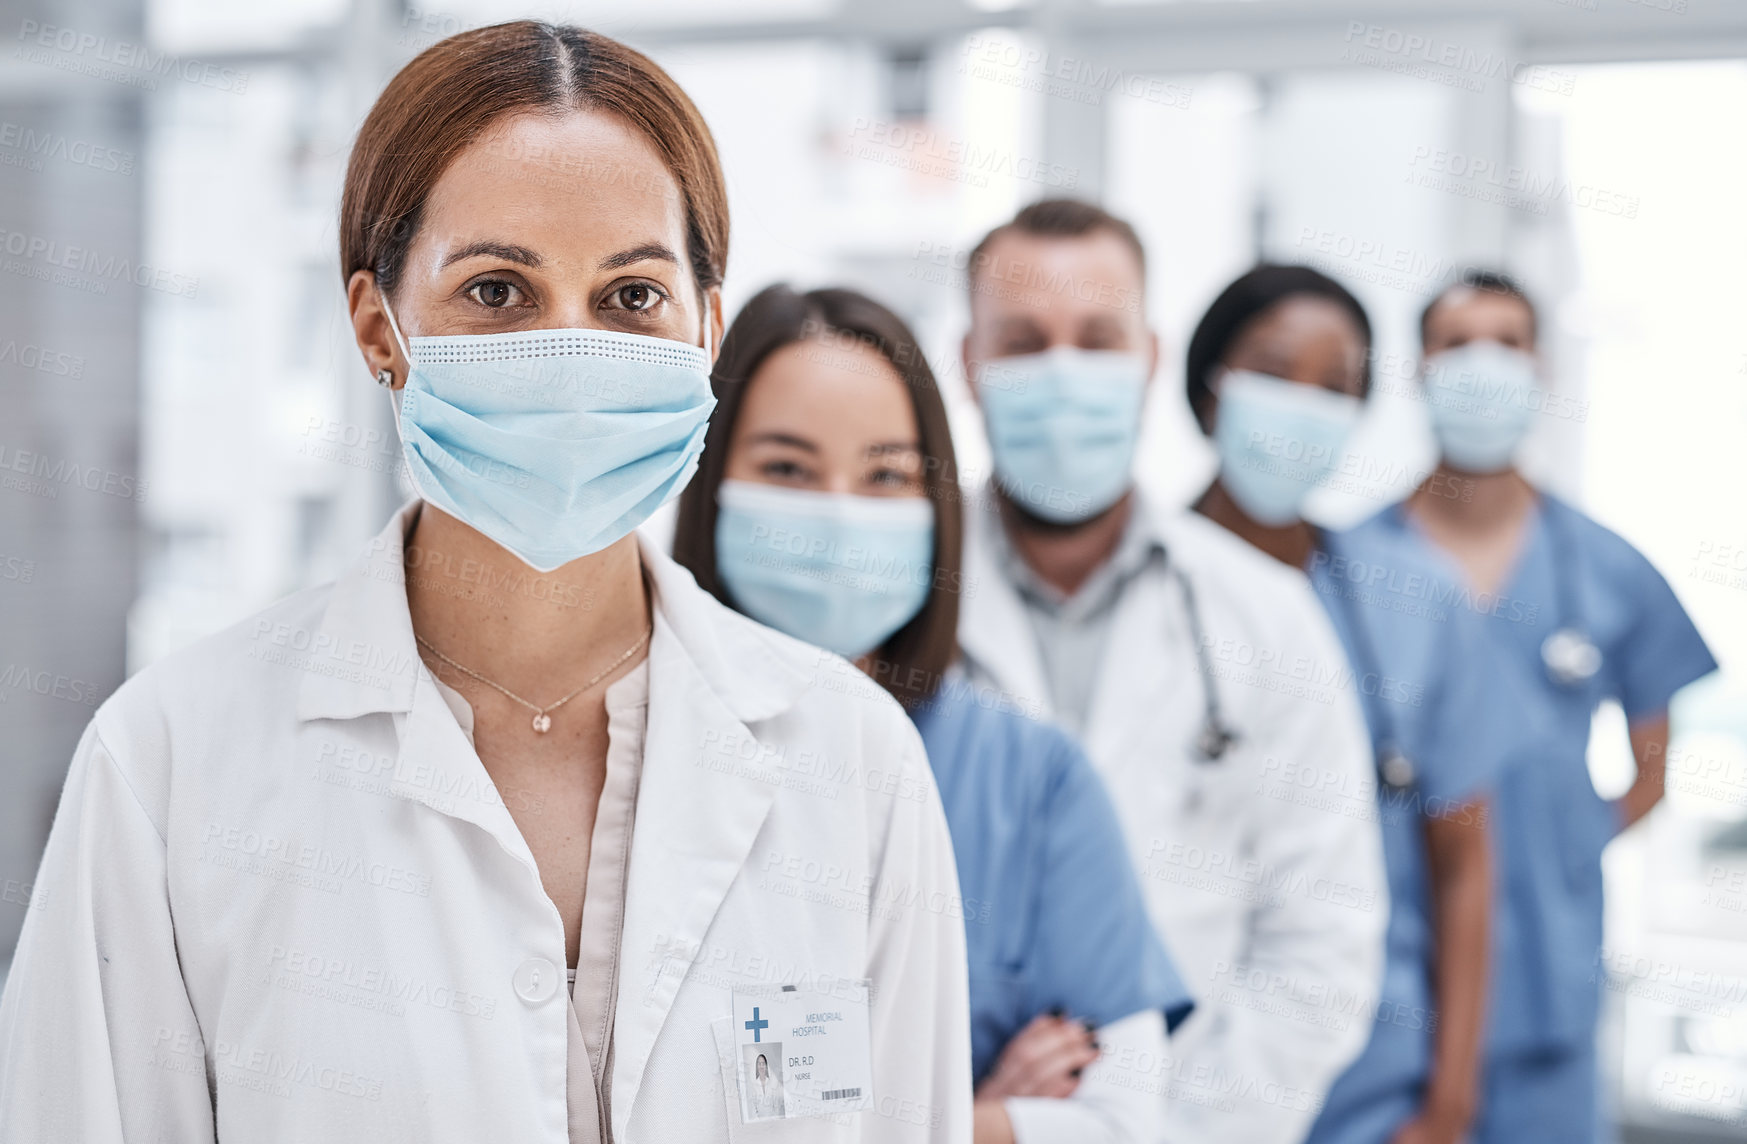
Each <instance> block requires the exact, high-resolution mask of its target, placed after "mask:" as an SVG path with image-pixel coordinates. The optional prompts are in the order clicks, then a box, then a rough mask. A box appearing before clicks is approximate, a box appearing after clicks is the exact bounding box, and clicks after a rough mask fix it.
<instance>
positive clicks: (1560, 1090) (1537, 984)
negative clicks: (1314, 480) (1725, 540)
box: [1363, 274, 1716, 1144]
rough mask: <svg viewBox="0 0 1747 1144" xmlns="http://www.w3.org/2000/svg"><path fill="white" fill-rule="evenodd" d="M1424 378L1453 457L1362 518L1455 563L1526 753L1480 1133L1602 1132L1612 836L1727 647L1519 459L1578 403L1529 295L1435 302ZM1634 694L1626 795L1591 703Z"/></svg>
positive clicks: (1381, 532) (1501, 817) (1509, 802)
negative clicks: (1541, 428)
mask: <svg viewBox="0 0 1747 1144" xmlns="http://www.w3.org/2000/svg"><path fill="white" fill-rule="evenodd" d="M1420 335H1421V339H1422V342H1423V344H1424V350H1425V353H1424V366H1423V373H1424V383H1425V388H1424V395H1425V400H1426V404H1427V412H1428V414H1429V415H1430V420H1431V424H1432V428H1433V433H1434V435H1435V436H1436V438H1437V442H1438V448H1439V452H1440V457H1441V459H1440V460H1439V462H1438V467H1437V470H1436V472H1434V473H1433V474H1432V475H1431V476H1430V477H1429V478H1428V479H1427V480H1426V481H1425V482H1423V483H1422V484H1421V485H1420V487H1419V488H1417V489H1416V490H1415V491H1414V492H1413V494H1412V495H1411V496H1410V497H1409V498H1408V499H1407V500H1406V501H1405V502H1404V503H1403V504H1400V505H1397V506H1395V507H1394V508H1391V509H1389V510H1386V511H1385V512H1383V513H1382V514H1381V515H1379V516H1378V517H1376V518H1375V519H1373V520H1372V521H1371V522H1369V523H1368V525H1367V526H1365V528H1364V530H1363V531H1365V532H1366V533H1367V534H1368V535H1372V536H1375V537H1377V538H1378V539H1379V541H1380V542H1381V541H1382V540H1384V539H1388V540H1392V541H1395V542H1399V543H1404V544H1407V545H1410V546H1412V547H1413V548H1415V549H1417V550H1419V551H1421V552H1424V553H1426V554H1428V555H1430V556H1433V557H1436V558H1439V559H1440V560H1442V561H1444V562H1446V563H1445V567H1446V568H1448V569H1449V571H1448V575H1449V576H1450V577H1451V581H1450V584H1451V585H1452V586H1453V587H1454V589H1455V592H1454V593H1450V592H1447V591H1446V593H1445V594H1456V595H1460V596H1461V597H1463V598H1465V599H1468V600H1470V601H1471V602H1472V604H1473V606H1474V608H1475V609H1476V610H1477V611H1478V612H1480V613H1481V614H1482V616H1483V617H1484V626H1485V627H1486V628H1487V629H1488V634H1489V636H1491V637H1493V641H1492V642H1494V643H1496V645H1497V646H1498V648H1499V651H1500V655H1501V658H1502V659H1503V660H1504V661H1506V662H1507V663H1508V664H1509V666H1510V667H1511V669H1512V676H1513V686H1514V687H1515V689H1516V690H1517V693H1518V698H1517V702H1515V703H1514V704H1512V705H1510V706H1509V707H1507V708H1504V709H1501V710H1500V711H1498V712H1496V713H1495V715H1494V717H1495V718H1497V719H1499V720H1500V721H1508V722H1509V723H1510V724H1511V725H1512V726H1511V731H1512V733H1513V736H1514V738H1515V739H1516V740H1517V742H1516V747H1515V754H1516V757H1515V758H1514V759H1513V761H1512V764H1511V765H1510V766H1509V767H1508V768H1507V769H1506V771H1505V773H1504V775H1503V777H1502V779H1501V781H1500V784H1499V788H1498V792H1497V800H1496V801H1497V811H1498V815H1497V817H1498V833H1499V837H1500V865H1501V871H1502V885H1503V892H1504V895H1505V901H1504V911H1503V915H1502V916H1501V918H1500V927H1499V928H1500V930H1501V937H1502V941H1501V943H1500V946H1499V954H1498V958H1499V963H1498V968H1497V972H1496V974H1495V987H1494V991H1493V1001H1492V1010H1493V1012H1494V1019H1493V1022H1492V1028H1491V1031H1490V1036H1489V1039H1488V1045H1487V1060H1486V1077H1485V1088H1484V1093H1483V1099H1482V1104H1481V1109H1480V1117H1479V1120H1478V1123H1477V1126H1476V1138H1477V1139H1478V1140H1479V1141H1481V1142H1482V1144H1502V1142H1504V1141H1518V1140H1534V1141H1551V1142H1562V1141H1572V1142H1574V1144H1575V1142H1582V1144H1590V1142H1591V1141H1593V1140H1595V1139H1597V1138H1598V1136H1599V1135H1600V1134H1601V1129H1600V1126H1599V1124H1598V1121H1599V1119H1600V1118H1599V1115H1598V1112H1597V1094H1596V1059H1595V1029H1596V1021H1597V1015H1598V1010H1599V994H1600V985H1601V981H1602V979H1603V977H1604V974H1605V972H1606V966H1605V964H1604V963H1603V962H1602V960H1601V959H1600V957H1599V953H1600V949H1601V941H1602V876H1601V852H1602V849H1603V848H1604V847H1605V846H1606V845H1607V843H1608V841H1609V840H1610V839H1612V838H1613V836H1614V835H1615V834H1617V833H1619V832H1620V831H1621V830H1623V829H1625V828H1626V827H1628V826H1630V825H1631V824H1632V823H1634V822H1636V821H1637V820H1638V819H1640V818H1642V817H1643V816H1644V815H1645V814H1646V813H1648V812H1649V810H1650V808H1651V807H1653V806H1655V805H1656V803H1657V801H1658V800H1660V799H1661V797H1662V789H1663V768H1664V764H1665V756H1666V751H1667V746H1668V704H1669V700H1670V699H1671V698H1672V697H1673V695H1674V693H1675V692H1676V691H1678V690H1679V689H1680V688H1682V687H1684V686H1685V685H1686V684H1689V683H1691V682H1693V681H1694V680H1696V679H1698V678H1700V677H1701V676H1704V675H1707V674H1709V673H1710V672H1711V671H1713V670H1715V668H1716V661H1715V660H1714V659H1713V658H1712V657H1711V653H1710V651H1709V650H1708V649H1707V648H1706V647H1705V643H1704V640H1703V639H1702V638H1701V637H1700V636H1699V633H1698V631H1697V629H1696V628H1694V626H1693V623H1692V620H1691V619H1689V618H1688V616H1687V614H1686V611H1685V610H1684V609H1683V608H1682V607H1681V605H1680V601H1679V600H1677V599H1676V598H1675V595H1674V592H1673V590H1672V589H1671V588H1670V587H1669V586H1668V582H1667V581H1666V580H1665V579H1664V578H1663V577H1662V575H1661V574H1660V573H1658V572H1657V571H1656V569H1655V568H1654V567H1652V566H1651V564H1650V562H1649V561H1648V560H1646V559H1645V558H1644V556H1643V554H1641V553H1640V552H1638V551H1637V549H1635V548H1633V547H1632V546H1631V545H1630V544H1628V543H1627V542H1626V541H1625V540H1623V539H1621V538H1620V537H1619V536H1618V535H1616V534H1614V533H1613V532H1610V531H1609V530H1608V529H1606V528H1604V527H1603V526H1601V525H1600V524H1598V523H1596V522H1595V521H1593V520H1591V519H1590V518H1589V517H1587V516H1585V515H1584V514H1583V513H1581V512H1579V511H1578V510H1577V509H1575V508H1573V507H1572V506H1571V505H1569V504H1566V503H1565V502H1564V501H1562V500H1560V499H1559V498H1557V497H1554V496H1551V495H1549V494H1547V493H1546V492H1544V491H1543V490H1541V489H1538V488H1536V487H1535V486H1534V485H1533V484H1531V483H1530V482H1529V481H1528V480H1526V479H1525V478H1524V477H1523V475H1522V473H1520V472H1519V471H1518V470H1517V468H1516V467H1515V464H1514V460H1515V457H1516V453H1517V447H1518V445H1519V444H1520V443H1521V441H1522V440H1523V438H1524V437H1525V436H1526V435H1527V433H1528V432H1529V431H1530V429H1531V428H1532V427H1533V426H1534V424H1535V423H1536V422H1537V421H1538V420H1542V419H1545V418H1549V417H1552V418H1560V417H1566V418H1568V417H1572V416H1574V415H1577V414H1578V413H1579V412H1580V411H1579V410H1577V409H1575V408H1574V407H1572V406H1571V405H1570V404H1569V402H1568V401H1565V400H1562V399H1561V398H1560V397H1559V396H1558V395H1557V394H1554V393H1552V392H1551V389H1550V387H1549V386H1547V385H1546V384H1545V382H1544V381H1543V380H1542V370H1541V366H1540V362H1539V359H1538V358H1537V356H1536V348H1535V347H1536V335H1537V321H1536V314H1535V308H1534V306H1533V305H1532V304H1531V303H1530V301H1529V299H1528V297H1527V296H1526V295H1525V294H1524V293H1523V291H1522V289H1521V288H1520V287H1519V286H1517V284H1516V283H1514V282H1512V281H1511V280H1510V279H1508V278H1506V277H1504V276H1502V275H1497V274H1470V275H1469V276H1468V277H1467V278H1465V279H1464V280H1463V281H1462V282H1461V283H1460V284H1458V285H1456V286H1454V287H1452V288H1451V289H1449V290H1446V291H1444V292H1443V293H1442V294H1439V295H1438V296H1437V297H1436V298H1434V299H1433V300H1432V301H1431V303H1430V304H1429V305H1428V306H1427V307H1426V309H1425V312H1424V314H1423V315H1422V317H1421V322H1420ZM1610 699H1611V700H1614V701H1616V702H1618V703H1619V704H1620V706H1621V707H1622V708H1623V709H1624V710H1625V715H1626V719H1627V723H1628V725H1629V727H1630V734H1631V743H1632V751H1633V754H1634V755H1635V756H1636V757H1637V763H1638V774H1637V779H1636V780H1635V781H1634V783H1633V784H1632V787H1631V789H1630V790H1629V791H1627V792H1626V794H1625V795H1624V796H1623V797H1621V798H1619V799H1617V800H1614V801H1609V800H1605V799H1603V798H1601V797H1600V796H1599V795H1598V794H1597V793H1596V791H1595V788H1594V786H1593V785H1592V784H1591V782H1590V779H1589V770H1588V765H1587V754H1588V747H1589V734H1590V727H1591V720H1592V718H1593V716H1594V713H1595V711H1596V708H1597V707H1598V706H1599V705H1600V704H1601V703H1602V702H1603V701H1605V700H1610Z"/></svg>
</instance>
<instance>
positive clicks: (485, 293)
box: [467, 280, 516, 310]
mask: <svg viewBox="0 0 1747 1144" xmlns="http://www.w3.org/2000/svg"><path fill="white" fill-rule="evenodd" d="M467 292H468V293H469V294H471V295H472V296H473V300H474V301H476V302H478V303H479V304H480V305H481V306H488V307H490V308H491V309H493V310H501V309H503V308H504V307H505V306H509V305H512V304H513V303H514V302H515V299H516V288H515V285H514V284H513V283H509V282H500V281H496V280H487V281H485V282H476V283H474V284H473V286H472V288H471V289H469V290H468V291H467Z"/></svg>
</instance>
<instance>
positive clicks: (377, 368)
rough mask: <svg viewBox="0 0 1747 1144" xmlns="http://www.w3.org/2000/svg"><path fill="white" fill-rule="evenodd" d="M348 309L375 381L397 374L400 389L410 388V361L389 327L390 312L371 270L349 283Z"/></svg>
mask: <svg viewBox="0 0 1747 1144" xmlns="http://www.w3.org/2000/svg"><path fill="white" fill-rule="evenodd" d="M346 309H347V310H348V311H349V312H350V313H351V315H352V337H353V338H354V339H355V340H356V341H357V343H358V352H359V353H361V354H363V355H364V365H365V367H366V368H368V369H369V370H370V376H371V377H375V376H376V375H377V374H378V373H379V372H381V371H382V370H385V369H386V370H388V371H389V372H391V373H392V374H394V384H393V385H392V386H391V387H390V388H393V389H399V388H400V387H401V386H403V385H405V384H406V373H407V369H408V366H407V360H406V356H405V355H404V354H402V353H401V352H400V345H399V344H398V343H397V342H396V341H395V340H394V331H393V330H392V329H391V328H390V327H389V325H388V311H386V310H384V309H383V308H382V292H381V291H380V290H378V289H377V288H376V275H374V274H372V273H371V272H370V271H368V270H356V271H353V272H352V277H351V278H350V279H348V280H347V281H346Z"/></svg>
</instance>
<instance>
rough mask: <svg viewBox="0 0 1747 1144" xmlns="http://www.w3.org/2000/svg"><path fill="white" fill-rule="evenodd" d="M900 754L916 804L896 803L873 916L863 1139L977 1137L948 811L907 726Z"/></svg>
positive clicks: (881, 1143)
mask: <svg viewBox="0 0 1747 1144" xmlns="http://www.w3.org/2000/svg"><path fill="white" fill-rule="evenodd" d="M899 733H900V735H901V740H900V742H899V743H898V744H896V752H897V753H898V754H899V756H900V757H901V758H902V760H903V762H902V770H901V774H902V775H903V776H904V778H905V780H906V781H905V783H903V784H900V791H902V792H907V793H910V794H912V795H913V796H914V797H902V796H900V797H898V798H896V799H895V801H894V806H893V810H892V815H891V820H890V825H889V828H888V834H887V837H886V839H885V844H884V846H883V848H882V856H881V861H880V865H879V872H878V875H877V877H876V878H875V881H874V887H873V899H872V911H871V914H870V917H869V921H868V925H869V935H868V937H869V941H868V948H869V954H870V966H869V975H870V976H871V977H872V979H873V982H874V996H873V998H872V1014H871V1016H872V1033H873V1070H874V1108H873V1111H871V1112H864V1113H862V1116H863V1117H864V1118H865V1121H866V1125H865V1128H864V1136H863V1139H864V1140H867V1141H870V1142H878V1144H900V1142H902V1144H920V1142H922V1141H928V1142H929V1144H947V1142H952V1144H960V1142H962V1141H968V1140H969V1139H970V1138H971V1029H970V981H969V968H968V966H967V963H966V960H965V936H964V918H963V910H962V906H961V904H960V903H961V899H960V897H959V889H958V866H957V864H956V863H955V862H954V861H953V856H952V839H951V836H950V835H948V834H947V829H946V812H945V811H944V810H942V809H941V805H940V794H939V792H938V791H937V790H936V789H935V787H934V782H933V773H932V771H931V770H930V769H929V766H928V760H927V757H926V756H925V755H924V754H923V751H922V742H921V739H920V738H919V737H918V736H917V735H916V732H915V729H914V728H913V727H912V726H911V725H910V723H909V720H908V719H904V720H902V724H901V726H900V728H899Z"/></svg>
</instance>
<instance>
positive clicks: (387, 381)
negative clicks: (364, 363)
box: [376, 369, 394, 389]
mask: <svg viewBox="0 0 1747 1144" xmlns="http://www.w3.org/2000/svg"><path fill="white" fill-rule="evenodd" d="M376 384H377V385H380V386H381V387H382V388H383V389H393V388H394V371H393V370H389V369H379V370H377V371H376Z"/></svg>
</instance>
